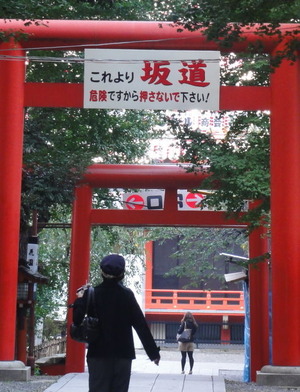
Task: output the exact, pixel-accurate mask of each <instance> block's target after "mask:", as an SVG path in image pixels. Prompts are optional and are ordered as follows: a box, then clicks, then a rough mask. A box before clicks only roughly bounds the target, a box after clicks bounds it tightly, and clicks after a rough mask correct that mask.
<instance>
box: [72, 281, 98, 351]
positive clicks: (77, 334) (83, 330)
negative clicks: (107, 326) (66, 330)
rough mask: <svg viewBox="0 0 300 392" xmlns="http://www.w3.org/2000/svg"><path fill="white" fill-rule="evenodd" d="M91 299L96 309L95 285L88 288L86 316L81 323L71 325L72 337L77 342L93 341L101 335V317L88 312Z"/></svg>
mask: <svg viewBox="0 0 300 392" xmlns="http://www.w3.org/2000/svg"><path fill="white" fill-rule="evenodd" d="M90 301H92V302H93V306H94V309H95V297H94V288H93V287H89V288H88V293H87V304H86V310H85V316H84V318H83V320H82V322H81V324H80V325H75V324H74V323H72V324H71V326H70V335H71V338H72V339H73V340H76V342H80V343H92V342H94V341H95V340H97V339H98V337H99V336H100V328H99V318H98V317H92V316H89V314H88V309H89V304H90ZM95 314H96V313H95Z"/></svg>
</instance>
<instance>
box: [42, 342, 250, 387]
mask: <svg viewBox="0 0 300 392" xmlns="http://www.w3.org/2000/svg"><path fill="white" fill-rule="evenodd" d="M194 358H195V365H194V369H193V374H192V375H189V374H184V375H182V374H180V373H181V372H180V353H179V352H178V351H177V350H162V351H161V361H160V364H159V366H156V365H155V364H153V363H152V362H151V361H150V360H149V359H148V358H147V356H146V355H145V353H144V351H143V350H137V359H136V360H135V361H133V365H132V376H131V381H130V388H129V392H168V391H172V392H199V391H203V392H225V382H224V376H228V375H229V376H231V377H233V378H235V379H239V380H241V378H242V372H243V366H244V364H243V352H242V351H237V350H229V351H226V350H225V351H224V352H220V351H219V350H218V351H217V350H216V351H214V350H213V351H211V350H209V351H207V352H204V351H203V350H201V349H200V350H199V349H197V350H195V353H194ZM186 370H188V361H187V366H186ZM44 392H88V373H87V372H85V373H70V374H66V375H65V376H63V377H61V378H60V379H59V380H58V382H56V383H54V384H52V385H51V386H50V387H48V388H47V389H46V390H45V391H44Z"/></svg>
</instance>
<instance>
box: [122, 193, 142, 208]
mask: <svg viewBox="0 0 300 392" xmlns="http://www.w3.org/2000/svg"><path fill="white" fill-rule="evenodd" d="M125 203H126V206H127V208H128V209H129V210H142V209H143V208H144V206H145V202H144V199H143V198H142V196H140V195H130V196H129V197H128V198H127V199H126V201H125Z"/></svg>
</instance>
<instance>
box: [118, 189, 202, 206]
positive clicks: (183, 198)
mask: <svg viewBox="0 0 300 392" xmlns="http://www.w3.org/2000/svg"><path fill="white" fill-rule="evenodd" d="M204 198H205V195H203V194H202V193H191V192H189V191H186V190H178V191H177V206H178V210H195V209H197V210H201V211H208V208H207V207H204V208H203V207H201V201H202V200H203V199H204ZM164 203H165V191H164V190H159V189H156V190H148V191H143V192H135V193H130V192H126V193H124V194H123V204H124V209H126V210H163V209H164Z"/></svg>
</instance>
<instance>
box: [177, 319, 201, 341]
mask: <svg viewBox="0 0 300 392" xmlns="http://www.w3.org/2000/svg"><path fill="white" fill-rule="evenodd" d="M185 328H186V329H191V330H192V334H191V340H190V341H191V342H193V341H194V335H195V333H196V331H197V328H198V327H197V325H195V324H194V323H193V322H192V321H191V320H186V321H184V322H182V323H181V324H180V327H179V329H178V331H177V333H178V334H181V333H182V332H183V330H184V329H185Z"/></svg>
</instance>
